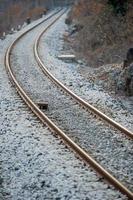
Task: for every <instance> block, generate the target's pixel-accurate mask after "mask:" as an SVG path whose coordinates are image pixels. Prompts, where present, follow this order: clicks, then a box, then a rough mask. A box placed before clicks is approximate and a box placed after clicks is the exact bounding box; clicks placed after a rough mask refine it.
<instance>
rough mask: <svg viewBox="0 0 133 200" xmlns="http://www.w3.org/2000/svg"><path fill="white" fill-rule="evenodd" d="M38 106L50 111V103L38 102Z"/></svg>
mask: <svg viewBox="0 0 133 200" xmlns="http://www.w3.org/2000/svg"><path fill="white" fill-rule="evenodd" d="M37 105H38V107H39V108H40V109H45V110H47V109H48V103H44V102H37Z"/></svg>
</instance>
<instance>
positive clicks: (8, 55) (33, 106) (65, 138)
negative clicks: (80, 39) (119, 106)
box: [5, 13, 133, 199]
mask: <svg viewBox="0 0 133 200" xmlns="http://www.w3.org/2000/svg"><path fill="white" fill-rule="evenodd" d="M62 14H63V13H61V15H59V16H58V17H57V18H56V19H55V20H54V21H52V22H51V23H50V26H52V25H53V24H54V23H55V22H56V21H57V20H58V19H59V18H60V17H61V16H62ZM50 26H48V27H47V28H46V30H47V29H48V28H49V27H50ZM31 30H33V28H32V29H30V30H28V31H26V32H25V33H24V34H22V35H21V36H20V37H19V38H17V40H15V41H14V42H13V43H12V44H11V46H10V47H9V48H8V50H7V53H6V56H5V65H6V68H7V70H8V73H9V75H10V78H11V79H12V82H13V84H14V85H15V87H16V89H17V91H18V93H19V94H20V96H21V97H22V99H23V100H24V101H25V102H26V104H27V105H28V106H29V107H30V108H31V110H32V111H33V112H34V113H35V114H36V115H37V116H38V118H39V119H40V120H41V121H42V122H43V123H45V124H47V125H48V127H49V128H50V129H51V130H52V132H55V133H56V134H58V135H59V136H60V137H61V138H62V139H63V141H64V142H65V143H66V144H67V145H68V146H69V147H70V148H72V149H73V150H74V151H75V152H76V153H77V154H78V155H79V157H81V158H82V159H83V160H84V161H85V163H87V164H91V165H92V166H93V168H95V169H96V170H97V171H98V172H99V173H100V174H101V175H102V176H104V177H105V178H106V179H107V180H108V181H109V182H111V184H113V185H114V186H115V187H117V188H118V189H119V190H120V191H121V192H122V193H124V194H126V195H127V196H128V197H129V199H132V198H133V194H132V192H131V191H130V190H128V189H127V188H126V187H125V186H123V185H122V184H121V183H120V182H119V181H118V180H117V179H115V178H114V177H113V176H112V175H110V174H109V173H108V172H107V171H106V170H104V169H103V168H102V167H101V166H100V165H99V164H98V163H97V162H96V161H95V160H93V159H92V158H91V157H90V156H89V155H88V154H87V153H86V152H85V151H84V150H83V149H81V148H80V147H79V146H78V145H77V144H76V143H75V142H73V141H72V140H71V139H70V138H69V137H68V136H67V135H66V134H64V132H63V131H61V129H60V128H58V127H57V126H56V125H55V124H54V123H53V122H52V121H51V120H50V119H49V118H48V117H47V116H46V115H45V114H44V112H42V111H41V110H40V109H39V108H38V106H37V105H36V101H37V98H38V96H39V97H41V96H40V94H41V93H40V94H37V92H36V93H34V95H33V93H32V92H33V90H32V92H30V91H28V89H27V88H26V89H25V91H26V92H27V93H29V94H28V95H27V94H26V93H25V91H24V90H23V89H22V87H21V86H20V83H19V82H21V81H22V80H19V82H18V81H17V79H18V78H17V79H16V78H15V76H16V72H17V73H20V74H21V73H22V69H21V70H19V71H18V68H16V69H12V68H13V67H14V64H15V62H16V60H15V62H14V61H13V59H14V49H15V48H14V47H15V46H16V45H17V42H18V41H20V40H21V39H22V38H23V36H25V34H26V33H28V32H29V31H31ZM42 34H43V33H42ZM42 34H41V35H42ZM41 35H40V36H39V39H40V37H41ZM38 44H39V40H37V41H36V43H35V46H34V50H35V52H34V54H35V55H36V58H37V57H38V58H39V56H38V52H37V48H38ZM21 56H22V55H21ZM39 60H40V58H39ZM40 61H41V60H40ZM11 63H12V65H11ZM23 64H24V63H22V65H23ZM11 66H12V67H11ZM41 66H42V62H41ZM43 67H44V66H43ZM14 72H15V73H14ZM23 73H24V74H25V75H26V73H27V72H26V71H24V72H23ZM45 73H46V72H45ZM14 74H15V75H14ZM17 76H18V75H17ZM22 76H23V75H22ZM34 76H36V75H34ZM29 81H30V79H29ZM27 84H28V82H27V83H26V85H27ZM21 85H22V86H24V85H23V84H22V82H21ZM58 85H59V84H58ZM46 87H47V88H46V89H48V87H49V88H51V87H52V86H51V83H48V84H47V86H46ZM36 89H37V88H36ZM30 90H31V88H30ZM53 91H54V92H55V93H56V95H57V91H56V89H55V87H54V89H53ZM70 92H71V91H70ZM46 95H48V93H47V94H45V96H46ZM60 95H61V96H60V97H59V101H61V99H63V100H64V101H65V97H64V94H60ZM62 97H63V98H62ZM73 98H75V95H74V96H73ZM32 99H33V100H34V101H33V100H32ZM70 101H71V100H70V98H69V97H67V101H66V105H67V106H68V105H69V104H70V105H71V107H74V110H73V111H76V109H79V106H77V104H75V103H74V102H73V101H71V103H70ZM61 103H62V102H61ZM68 103H69V104H68ZM80 103H81V102H80ZM60 105H61V104H59V106H60ZM85 105H86V104H85ZM85 105H83V106H85ZM87 105H88V104H87ZM63 109H64V108H63ZM64 110H65V109H64ZM48 112H49V111H47V114H48ZM80 114H82V112H81V111H80V112H79V115H80ZM97 114H98V115H99V111H98V113H97ZM48 115H49V116H51V117H52V118H53V119H54V121H55V123H57V121H56V120H55V117H54V116H53V115H52V114H50V113H49V114H48ZM84 115H86V114H84ZM102 116H103V115H102ZM56 117H57V118H58V116H56ZM86 117H87V119H88V115H87V116H86ZM69 118H70V116H69ZM59 121H60V120H59ZM108 122H109V121H108ZM61 123H62V122H61ZM59 126H61V125H59ZM115 127H116V126H115ZM63 129H65V132H66V129H68V127H67V128H65V127H63ZM119 129H121V126H119ZM124 130H125V129H124ZM68 131H69V130H68ZM124 132H126V133H127V132H128V136H132V133H131V134H129V131H128V130H126V131H124ZM84 149H85V148H84Z"/></svg>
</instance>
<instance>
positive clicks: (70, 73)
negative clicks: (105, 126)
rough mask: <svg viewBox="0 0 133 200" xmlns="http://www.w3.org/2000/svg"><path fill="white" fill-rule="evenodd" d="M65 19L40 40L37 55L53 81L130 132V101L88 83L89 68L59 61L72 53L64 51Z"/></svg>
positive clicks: (132, 114)
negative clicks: (66, 87)
mask: <svg viewBox="0 0 133 200" xmlns="http://www.w3.org/2000/svg"><path fill="white" fill-rule="evenodd" d="M65 17H66V15H64V18H62V19H61V20H60V21H59V22H58V25H57V24H55V25H54V26H53V27H52V28H51V29H50V30H49V31H48V32H46V33H45V34H44V36H43V37H42V38H41V42H40V49H41V51H40V55H41V58H42V60H43V62H44V64H46V66H47V68H48V69H49V70H50V71H51V72H52V74H53V75H55V77H56V78H58V79H59V80H60V81H61V82H62V83H64V84H65V85H66V86H68V87H69V88H70V89H71V90H72V91H74V92H75V93H76V94H77V95H79V96H80V97H82V98H83V99H85V100H86V101H87V102H89V103H91V104H92V105H94V106H96V107H97V108H98V109H99V110H100V111H102V112H104V113H105V114H107V115H108V116H109V117H111V118H112V119H114V120H115V121H117V122H119V123H121V124H122V125H123V126H125V127H127V128H128V129H130V130H131V131H132V130H133V101H132V98H130V99H129V98H123V99H120V98H115V97H112V96H111V95H109V94H108V93H107V92H106V91H105V90H104V89H103V88H102V87H101V85H100V84H99V83H98V82H97V83H96V82H95V84H94V82H92V81H90V80H87V74H89V73H93V77H94V76H95V74H94V72H93V70H92V68H91V67H89V66H87V67H86V66H85V65H83V64H82V62H81V64H77V63H76V62H73V63H71V62H64V61H62V60H61V59H58V56H59V55H62V54H70V53H72V50H71V49H70V50H69V49H68V47H67V50H66V47H65V46H64V39H63V35H64V34H65V33H66V32H67V30H68V28H67V26H66V25H65V23H64V19H65ZM58 30H59V31H58ZM79 63H80V62H79Z"/></svg>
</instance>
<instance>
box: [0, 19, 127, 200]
mask: <svg viewBox="0 0 133 200" xmlns="http://www.w3.org/2000/svg"><path fill="white" fill-rule="evenodd" d="M41 20H42V19H41ZM38 21H39V20H37V21H35V22H33V23H32V24H31V25H29V26H27V27H25V28H24V29H23V30H21V31H20V32H18V33H15V34H13V35H8V36H7V37H6V39H5V40H3V41H0V104H1V107H0V112H1V120H0V122H1V124H0V129H1V132H0V141H1V142H0V199H1V200H6V199H7V200H10V199H11V200H34V199H39V200H44V199H45V200H52V199H55V200H59V199H61V200H66V199H72V200H78V199H79V200H81V199H84V200H88V199H91V200H93V199H95V200H96V199H99V200H101V199H102V200H104V199H110V200H111V199H112V200H114V199H115V200H117V199H120V194H119V192H116V191H114V190H113V189H112V188H109V187H108V186H107V184H105V183H103V182H101V181H100V182H99V178H98V177H97V176H96V175H95V173H94V172H93V171H91V170H88V168H87V167H85V166H84V165H83V163H82V162H81V161H79V160H78V159H77V158H75V156H74V154H73V153H71V152H70V151H69V150H68V149H67V148H65V147H64V145H63V144H60V141H59V140H58V139H57V138H55V137H53V136H52V135H51V133H50V131H49V130H48V129H47V127H45V126H43V125H42V124H40V123H38V120H37V119H36V117H34V116H33V114H32V113H31V112H30V111H29V109H27V107H26V105H25V104H24V103H23V101H22V100H21V99H20V97H19V96H18V94H17V93H16V91H15V89H14V88H13V87H12V86H11V84H10V82H9V79H8V76H7V74H6V71H5V66H4V54H5V51H6V48H7V47H8V46H9V45H10V44H11V42H12V41H13V39H15V38H16V37H17V36H18V35H19V34H21V33H22V32H23V31H25V30H26V29H27V28H29V27H31V26H33V25H34V24H36V23H37V22H38ZM121 196H122V195H121ZM121 199H126V197H123V198H122V197H121Z"/></svg>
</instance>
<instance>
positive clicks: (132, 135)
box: [34, 20, 133, 139]
mask: <svg viewBox="0 0 133 200" xmlns="http://www.w3.org/2000/svg"><path fill="white" fill-rule="evenodd" d="M56 21H57V20H56ZM52 25H53V23H52V24H51V25H49V26H48V27H47V28H46V29H45V30H43V31H42V33H41V34H39V37H38V38H37V39H36V41H35V44H34V55H35V58H36V60H37V63H38V64H39V66H40V67H41V70H42V71H43V73H44V74H45V75H47V76H48V77H49V78H50V79H51V80H52V81H53V82H54V83H55V84H56V85H57V86H59V87H60V88H61V89H62V90H63V91H64V92H65V93H67V94H69V95H70V96H71V97H72V98H73V99H74V100H76V102H77V103H79V104H80V105H81V106H83V107H84V108H86V109H87V110H89V111H91V112H93V113H94V114H95V115H97V116H99V117H100V118H101V119H103V120H105V121H106V122H108V123H109V124H110V125H112V126H113V127H115V128H116V129H118V130H120V131H121V132H122V133H124V134H125V135H126V136H128V137H129V138H131V139H133V132H131V131H130V130H128V129H127V128H125V127H124V126H122V125H121V124H119V123H117V122H115V121H114V120H113V119H111V118H110V117H108V116H107V115H105V114H104V113H102V112H101V111H99V110H98V109H97V108H95V107H94V106H92V105H91V104H89V103H88V102H86V101H85V100H83V99H82V98H80V97H79V96H77V95H76V94H75V93H74V92H72V91H71V90H70V89H68V88H67V87H66V86H65V85H64V84H62V83H61V82H60V81H59V80H58V79H56V78H55V77H54V76H53V75H52V74H51V73H50V72H49V71H48V70H47V68H46V66H45V65H44V63H43V62H42V60H41V58H40V56H39V50H38V49H39V48H38V47H39V41H40V39H41V37H42V35H43V34H44V33H45V32H46V31H47V30H48V29H49V28H50V27H51V26H52Z"/></svg>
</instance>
